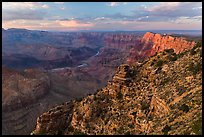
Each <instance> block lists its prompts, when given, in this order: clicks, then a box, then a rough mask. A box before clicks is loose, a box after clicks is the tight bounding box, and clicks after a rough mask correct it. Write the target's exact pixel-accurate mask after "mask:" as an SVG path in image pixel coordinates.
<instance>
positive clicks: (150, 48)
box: [127, 32, 196, 64]
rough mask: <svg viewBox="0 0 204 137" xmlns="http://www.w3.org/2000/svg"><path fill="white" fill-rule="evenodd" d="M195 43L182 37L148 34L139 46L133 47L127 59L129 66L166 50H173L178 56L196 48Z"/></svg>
mask: <svg viewBox="0 0 204 137" xmlns="http://www.w3.org/2000/svg"><path fill="white" fill-rule="evenodd" d="M195 44H196V43H195V42H194V41H192V42H190V41H187V40H186V39H185V38H182V37H173V36H170V35H161V34H154V33H151V32H147V33H145V34H144V36H143V37H142V38H141V39H140V42H138V45H137V46H135V47H132V49H131V50H130V56H129V58H128V59H127V62H128V63H129V64H132V63H133V62H135V61H137V60H141V59H146V58H147V57H149V56H152V55H154V54H155V53H157V52H161V51H164V50H165V49H173V50H174V52H175V53H176V54H179V53H180V52H183V51H185V50H189V49H191V48H192V47H194V46H195Z"/></svg>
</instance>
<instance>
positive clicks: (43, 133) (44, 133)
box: [37, 130, 46, 135]
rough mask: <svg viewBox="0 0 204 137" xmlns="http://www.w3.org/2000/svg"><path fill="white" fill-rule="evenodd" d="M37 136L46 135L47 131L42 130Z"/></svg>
mask: <svg viewBox="0 0 204 137" xmlns="http://www.w3.org/2000/svg"><path fill="white" fill-rule="evenodd" d="M37 135H46V131H45V130H40V131H39V132H38V134H37Z"/></svg>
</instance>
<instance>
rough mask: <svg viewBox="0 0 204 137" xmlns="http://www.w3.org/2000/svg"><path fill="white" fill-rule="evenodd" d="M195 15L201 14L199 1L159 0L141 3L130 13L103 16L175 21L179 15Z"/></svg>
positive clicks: (135, 19) (113, 18)
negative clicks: (153, 3) (158, 0)
mask: <svg viewBox="0 0 204 137" xmlns="http://www.w3.org/2000/svg"><path fill="white" fill-rule="evenodd" d="M196 16H202V3H201V2H160V3H159V4H155V5H153V6H147V5H141V6H140V7H137V9H135V10H133V11H132V15H124V14H121V13H116V14H111V15H110V14H109V15H105V16H104V17H109V18H111V19H112V20H124V21H143V22H160V21H175V20H177V19H178V18H181V17H189V18H191V19H193V20H195V19H194V17H196Z"/></svg>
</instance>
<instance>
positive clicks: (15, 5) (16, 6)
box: [2, 2, 49, 10]
mask: <svg viewBox="0 0 204 137" xmlns="http://www.w3.org/2000/svg"><path fill="white" fill-rule="evenodd" d="M40 8H44V9H47V8H49V6H48V5H46V4H43V3H42V2H2V9H3V10H26V9H27V10H36V9H40Z"/></svg>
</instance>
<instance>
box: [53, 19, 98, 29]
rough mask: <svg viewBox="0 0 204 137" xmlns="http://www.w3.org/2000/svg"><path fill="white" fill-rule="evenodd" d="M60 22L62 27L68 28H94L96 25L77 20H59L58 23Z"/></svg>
mask: <svg viewBox="0 0 204 137" xmlns="http://www.w3.org/2000/svg"><path fill="white" fill-rule="evenodd" d="M56 22H58V23H59V24H60V25H61V26H64V27H68V28H87V27H88V28H89V27H93V26H94V24H93V23H90V22H80V21H77V20H59V21H56Z"/></svg>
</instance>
